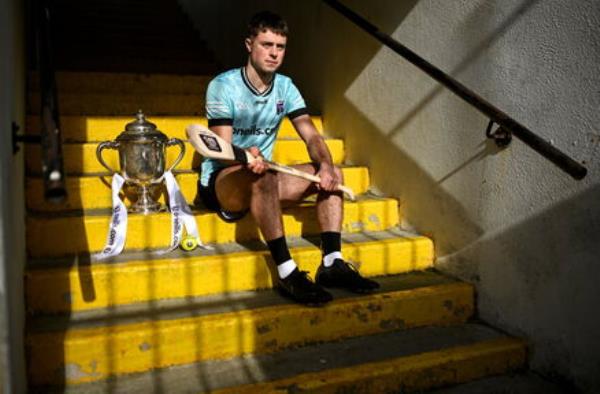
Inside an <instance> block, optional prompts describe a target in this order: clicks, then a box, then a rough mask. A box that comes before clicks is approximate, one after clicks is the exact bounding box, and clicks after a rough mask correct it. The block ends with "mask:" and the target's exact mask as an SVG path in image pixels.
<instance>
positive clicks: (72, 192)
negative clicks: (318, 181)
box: [25, 167, 369, 212]
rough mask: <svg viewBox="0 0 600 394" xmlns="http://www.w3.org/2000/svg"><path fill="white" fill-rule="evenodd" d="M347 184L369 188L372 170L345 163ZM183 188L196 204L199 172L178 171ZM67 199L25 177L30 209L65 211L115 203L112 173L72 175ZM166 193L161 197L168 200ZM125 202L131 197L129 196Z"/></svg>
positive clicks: (356, 189) (357, 190)
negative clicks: (51, 198) (54, 197)
mask: <svg viewBox="0 0 600 394" xmlns="http://www.w3.org/2000/svg"><path fill="white" fill-rule="evenodd" d="M342 172H343V174H344V184H345V185H346V186H348V187H350V188H351V189H352V190H353V191H354V193H355V194H363V193H366V192H367V191H368V189H369V171H368V169H367V167H343V168H342ZM175 176H176V179H177V182H178V183H179V187H180V188H181V192H182V193H183V196H184V197H185V199H186V201H187V202H188V204H192V203H193V201H194V198H195V197H196V193H197V181H198V174H197V173H195V172H184V173H178V174H175ZM66 187H67V199H66V200H65V202H64V203H61V204H55V203H52V202H48V201H46V200H45V199H44V181H43V179H42V178H39V177H28V178H27V179H26V180H25V190H26V193H25V196H26V198H27V208H28V210H29V211H30V212H65V211H77V210H92V209H103V208H110V207H112V194H111V175H109V174H108V173H105V174H101V175H98V176H91V175H90V176H72V177H69V178H67V181H66ZM165 199H166V197H165V194H164V193H163V194H161V195H160V199H159V200H158V201H159V202H160V203H162V204H165ZM125 205H126V206H129V205H130V201H129V199H128V198H127V197H125Z"/></svg>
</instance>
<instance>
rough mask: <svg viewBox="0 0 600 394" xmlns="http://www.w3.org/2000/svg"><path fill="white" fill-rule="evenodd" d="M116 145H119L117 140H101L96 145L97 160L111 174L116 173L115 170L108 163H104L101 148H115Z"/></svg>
mask: <svg viewBox="0 0 600 394" xmlns="http://www.w3.org/2000/svg"><path fill="white" fill-rule="evenodd" d="M118 147H119V143H118V142H113V141H104V142H101V143H100V145H98V147H97V148H96V157H97V158H98V161H99V162H100V164H102V165H103V166H104V167H106V169H107V170H108V171H110V173H111V174H116V173H117V171H115V170H113V169H112V168H111V167H110V166H109V165H108V164H106V162H105V161H104V159H103V158H102V150H103V149H105V148H108V149H117V148H118Z"/></svg>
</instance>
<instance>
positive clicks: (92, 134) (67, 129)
mask: <svg viewBox="0 0 600 394" xmlns="http://www.w3.org/2000/svg"><path fill="white" fill-rule="evenodd" d="M133 115H134V114H131V116H61V117H60V122H61V134H62V138H63V141H65V142H91V141H106V140H114V139H115V138H116V137H117V136H118V135H119V134H120V133H121V132H122V131H123V130H125V125H127V123H129V122H131V121H133V120H134V116H133ZM311 118H312V121H313V123H314V124H315V127H316V128H317V131H319V132H320V133H322V132H323V121H322V119H321V117H320V116H311ZM148 120H149V121H150V122H152V123H154V124H155V125H156V127H157V128H158V129H159V130H160V131H162V132H163V133H165V134H166V135H168V136H169V138H173V137H176V138H180V139H186V138H187V137H186V135H185V128H186V127H187V126H188V125H189V124H191V123H200V124H202V125H204V126H206V125H207V124H208V122H207V120H206V117H200V116H148ZM40 129H41V127H40V120H39V117H37V116H28V117H27V129H26V130H27V133H28V134H39V132H40ZM278 137H279V138H292V137H298V134H296V131H295V130H294V127H293V125H292V122H291V121H290V120H289V119H288V118H284V120H283V122H282V123H281V127H280V129H279V134H278Z"/></svg>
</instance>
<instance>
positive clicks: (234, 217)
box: [198, 168, 248, 223]
mask: <svg viewBox="0 0 600 394" xmlns="http://www.w3.org/2000/svg"><path fill="white" fill-rule="evenodd" d="M221 170H223V168H221V169H218V170H216V171H213V173H212V174H210V178H209V179H208V186H202V184H201V183H200V180H198V195H199V196H200V198H201V199H202V202H203V203H204V205H205V206H206V208H208V209H210V210H211V211H214V212H216V213H217V215H219V217H220V218H221V219H223V220H224V221H226V222H228V223H232V222H237V221H238V220H240V219H242V218H243V217H244V216H246V213H248V210H245V211H241V212H229V211H226V210H224V209H223V208H221V205H219V200H218V199H217V191H216V190H215V182H216V181H217V175H219V172H221Z"/></svg>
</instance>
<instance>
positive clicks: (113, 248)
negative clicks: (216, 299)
mask: <svg viewBox="0 0 600 394" xmlns="http://www.w3.org/2000/svg"><path fill="white" fill-rule="evenodd" d="M164 180H165V182H166V184H167V193H168V195H169V206H170V210H171V244H170V246H169V248H168V249H166V250H161V251H158V252H155V254H158V255H163V254H166V253H169V252H171V251H173V250H175V249H176V248H177V247H178V246H179V243H180V242H181V239H182V237H183V230H184V228H185V230H186V231H187V234H188V235H189V236H191V237H194V238H195V239H196V242H197V243H198V246H199V247H201V248H203V249H209V250H210V249H212V247H210V246H207V245H204V244H203V243H202V241H201V240H200V233H199V232H198V226H197V225H196V219H195V218H194V214H193V213H192V211H191V210H190V207H189V205H188V204H187V202H186V201H185V198H184V197H183V194H182V193H181V189H180V188H179V185H178V184H177V181H176V180H175V176H173V173H172V172H171V171H167V172H165V174H164ZM124 183H125V179H124V178H123V177H122V176H121V175H119V174H118V173H115V174H114V175H113V180H112V204H113V210H112V212H113V213H112V218H111V220H110V227H109V229H108V236H107V240H106V245H105V246H104V248H103V249H102V252H100V253H96V254H95V255H93V259H94V260H97V261H98V260H105V259H108V258H110V257H114V256H116V255H118V254H119V253H121V252H122V251H123V248H124V246H125V240H126V238H127V208H126V207H125V204H124V203H123V201H121V199H120V198H119V192H120V191H121V188H122V187H123V184H124Z"/></svg>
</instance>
